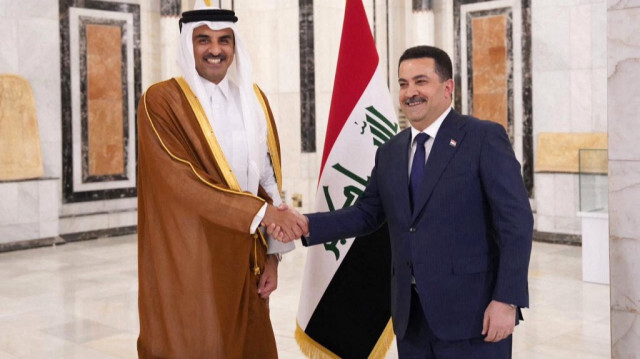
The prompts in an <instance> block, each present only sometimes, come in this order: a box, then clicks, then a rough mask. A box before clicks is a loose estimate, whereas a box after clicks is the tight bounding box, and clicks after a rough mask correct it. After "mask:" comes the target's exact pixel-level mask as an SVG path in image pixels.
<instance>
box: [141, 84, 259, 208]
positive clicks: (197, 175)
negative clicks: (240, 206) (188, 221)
mask: <svg viewBox="0 0 640 359" xmlns="http://www.w3.org/2000/svg"><path fill="white" fill-rule="evenodd" d="M143 103H144V111H145V113H146V114H147V118H148V119H149V123H150V124H151V129H153V132H154V133H155V135H156V137H157V138H158V141H160V145H162V148H164V150H165V151H166V152H167V153H168V154H169V157H171V158H173V159H174V160H176V161H178V162H181V163H184V164H186V165H188V166H189V167H191V171H192V172H193V173H194V174H195V175H196V177H198V179H199V180H200V181H202V182H203V183H205V184H206V185H208V186H209V187H211V188H214V189H216V190H219V191H222V192H227V193H233V194H239V195H242V196H249V197H253V198H257V199H259V200H260V201H262V202H265V200H264V199H262V198H260V197H258V196H254V195H253V194H251V193H247V192H238V191H234V190H230V189H227V188H223V187H220V186H217V185H215V184H213V183H211V182H209V181H207V180H206V179H205V178H204V177H202V176H201V175H200V174H199V173H198V171H196V169H195V167H194V166H193V164H192V163H191V162H189V161H187V160H185V159H183V158H180V157H178V156H176V155H174V154H173V152H171V151H170V150H169V148H168V147H167V146H166V145H165V144H164V141H163V140H162V137H160V134H159V133H158V130H156V126H155V125H154V123H153V120H152V119H151V115H149V110H148V108H147V93H146V92H145V93H144V95H143Z"/></svg>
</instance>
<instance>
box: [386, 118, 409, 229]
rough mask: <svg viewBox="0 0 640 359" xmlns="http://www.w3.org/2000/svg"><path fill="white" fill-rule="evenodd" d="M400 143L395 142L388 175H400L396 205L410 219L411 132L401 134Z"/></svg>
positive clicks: (396, 189)
mask: <svg viewBox="0 0 640 359" xmlns="http://www.w3.org/2000/svg"><path fill="white" fill-rule="evenodd" d="M397 137H398V141H395V143H394V145H393V146H394V147H393V149H392V157H391V158H394V159H397V160H394V161H393V163H392V164H391V171H390V173H389V174H388V175H390V176H394V177H395V176H397V175H398V174H399V177H400V180H399V181H398V185H396V186H394V190H395V191H394V192H395V198H396V199H397V202H396V203H400V207H401V208H402V211H403V212H404V213H403V217H404V218H409V217H410V216H411V208H410V207H409V167H408V163H409V144H410V142H411V130H410V129H406V130H404V131H402V132H400V133H399V134H398V135H397Z"/></svg>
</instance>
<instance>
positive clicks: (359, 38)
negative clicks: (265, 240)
mask: <svg viewBox="0 0 640 359" xmlns="http://www.w3.org/2000/svg"><path fill="white" fill-rule="evenodd" d="M376 67H378V52H377V50H376V44H375V42H374V40H373V35H372V34H371V29H370V28H369V21H368V20H367V14H366V13H365V11H364V6H363V5H362V0H347V5H346V9H345V14H344V22H343V25H342V38H341V40H340V52H339V53H338V65H337V68H336V78H335V81H334V83H333V95H332V96H331V110H330V111H329V120H328V123H327V135H326V137H325V141H324V150H323V153H322V164H321V165H320V176H319V177H318V180H319V179H320V178H322V172H323V171H324V166H325V163H326V162H327V157H329V153H330V152H331V149H332V148H333V144H334V143H335V142H336V139H337V138H338V135H339V134H340V132H341V131H342V128H343V127H344V124H345V123H346V122H347V119H348V118H349V115H351V112H352V111H353V108H354V107H355V106H356V103H358V100H359V99H360V97H361V96H362V93H363V92H364V90H365V88H366V87H367V85H369V82H370V81H371V78H372V77H373V74H374V72H375V71H376Z"/></svg>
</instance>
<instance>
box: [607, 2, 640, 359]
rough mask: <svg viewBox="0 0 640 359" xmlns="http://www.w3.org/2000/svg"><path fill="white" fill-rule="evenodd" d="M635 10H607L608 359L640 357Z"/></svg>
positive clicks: (621, 5)
mask: <svg viewBox="0 0 640 359" xmlns="http://www.w3.org/2000/svg"><path fill="white" fill-rule="evenodd" d="M639 21H640V6H639V5H638V2H637V1H636V2H633V1H615V0H609V2H608V9H607V24H608V25H607V54H608V64H607V67H608V73H607V75H608V85H607V90H608V95H607V97H608V106H607V107H608V109H607V116H608V130H609V223H610V227H609V233H610V263H611V265H610V272H611V356H612V358H640V215H639V214H638V203H640V146H638V141H639V139H640V127H638V123H639V121H640V102H638V98H640V37H638V35H637V30H638V25H637V24H638V22H639Z"/></svg>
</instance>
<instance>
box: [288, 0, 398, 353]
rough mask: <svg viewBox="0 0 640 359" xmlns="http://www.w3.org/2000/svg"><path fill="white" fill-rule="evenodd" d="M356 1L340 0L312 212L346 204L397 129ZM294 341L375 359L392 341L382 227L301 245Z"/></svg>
mask: <svg viewBox="0 0 640 359" xmlns="http://www.w3.org/2000/svg"><path fill="white" fill-rule="evenodd" d="M378 65H379V58H378V53H377V51H376V47H375V43H374V40H373V36H372V35H371V30H370V28H369V22H368V20H367V16H366V14H365V11H364V7H363V5H362V0H347V2H346V11H345V17H344V24H343V28H342V40H341V42H340V53H339V55H338V66H337V70H336V77H335V82H334V86H333V96H332V99H331V110H330V112H329V121H328V125H327V134H326V140H325V143H324V152H323V155H322V165H321V168H320V179H319V182H318V190H317V193H316V210H317V211H320V212H324V211H333V210H336V209H340V208H344V207H348V206H351V205H352V204H353V203H354V202H355V201H356V200H357V199H358V197H359V196H360V195H361V194H362V193H363V192H364V189H365V187H366V185H367V182H368V180H369V175H370V174H371V169H372V168H373V165H374V161H375V153H376V150H377V149H378V147H379V146H381V145H382V144H384V143H385V142H386V141H388V140H389V139H390V138H391V137H393V136H394V135H395V134H396V133H397V132H398V121H397V119H396V115H395V112H394V108H393V104H392V102H391V96H390V94H389V89H388V88H387V84H386V82H385V80H384V76H383V73H382V71H381V69H380V68H379V66H378ZM307 253H308V254H307V264H306V266H305V269H304V277H303V282H302V293H301V297H300V305H299V307H298V317H297V328H296V334H295V336H296V340H297V341H298V344H299V346H300V349H301V350H302V352H303V353H305V354H306V355H307V356H309V357H313V358H337V357H339V358H367V357H369V358H382V357H384V356H385V355H386V352H387V350H388V349H389V346H390V344H391V342H392V341H393V328H392V324H391V303H390V302H391V295H390V261H391V249H390V245H389V234H388V230H387V226H386V225H384V226H383V227H382V228H380V229H379V230H377V231H376V232H374V233H372V234H369V235H367V236H362V237H358V238H355V239H354V238H347V239H340V240H338V241H335V242H332V243H326V244H324V245H317V246H312V247H309V249H308V252H307Z"/></svg>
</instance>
